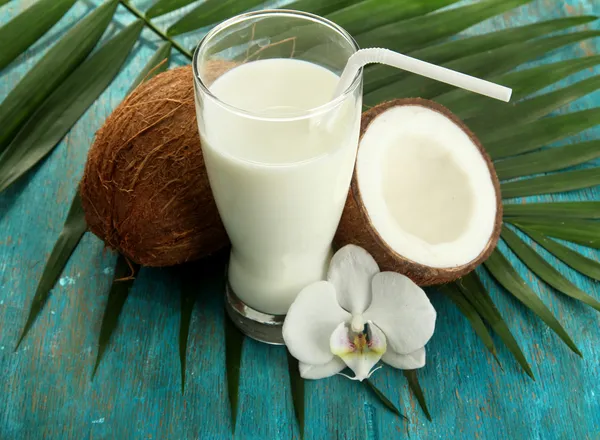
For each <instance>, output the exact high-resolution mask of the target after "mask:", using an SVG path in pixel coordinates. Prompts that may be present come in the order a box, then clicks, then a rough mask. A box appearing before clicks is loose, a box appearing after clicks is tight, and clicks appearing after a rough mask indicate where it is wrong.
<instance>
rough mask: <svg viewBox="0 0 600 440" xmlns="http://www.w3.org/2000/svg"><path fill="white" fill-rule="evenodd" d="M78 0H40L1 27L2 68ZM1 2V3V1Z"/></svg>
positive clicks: (0, 68)
mask: <svg viewBox="0 0 600 440" xmlns="http://www.w3.org/2000/svg"><path fill="white" fill-rule="evenodd" d="M75 1H76V0H39V1H38V2H36V3H34V4H33V5H31V6H30V7H29V8H28V9H26V10H25V11H23V12H21V14H19V15H17V16H16V17H15V18H13V19H12V20H11V21H9V22H8V23H6V24H5V25H4V26H2V27H0V41H2V42H3V44H2V50H1V51H0V70H2V69H4V68H5V67H6V66H7V65H8V64H9V63H10V62H11V61H12V60H14V59H15V58H16V57H18V56H19V55H20V54H21V53H23V51H24V50H25V49H27V48H28V47H29V46H31V45H32V44H33V43H35V42H36V41H37V40H38V39H39V38H40V37H41V36H42V35H44V34H45V33H46V32H47V31H48V30H49V29H50V28H51V27H52V26H54V25H55V24H56V22H57V21H58V20H60V19H61V17H62V16H63V15H65V13H66V12H67V11H68V10H69V9H71V6H73V4H74V3H75ZM0 4H1V3H0Z"/></svg>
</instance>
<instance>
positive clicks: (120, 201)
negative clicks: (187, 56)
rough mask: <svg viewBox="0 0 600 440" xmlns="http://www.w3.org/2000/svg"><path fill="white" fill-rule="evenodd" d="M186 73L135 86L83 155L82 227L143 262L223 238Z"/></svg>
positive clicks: (208, 248) (180, 256) (191, 251)
mask: <svg viewBox="0 0 600 440" xmlns="http://www.w3.org/2000/svg"><path fill="white" fill-rule="evenodd" d="M217 68H218V66H217ZM224 70H226V69H224ZM192 75H193V73H192V68H191V66H186V67H180V68H176V69H173V70H170V71H167V72H164V73H161V74H159V75H157V76H156V77H154V78H153V79H151V80H150V81H148V82H146V83H144V84H142V85H141V86H139V87H138V88H137V89H136V90H135V91H133V92H132V93H131V94H130V95H129V96H128V97H127V98H126V99H125V101H123V103H122V104H121V105H119V106H118V107H117V108H116V109H115V111H114V112H113V113H112V115H111V116H110V117H109V118H108V119H107V121H106V123H105V124H104V126H103V127H102V128H101V129H100V130H99V131H98V133H97V134H96V140H95V142H94V144H93V145H92V147H91V149H90V151H89V153H88V159H87V163H86V166H85V173H84V176H83V179H82V182H81V187H80V192H81V199H82V203H83V208H84V210H85V218H86V221H87V224H88V226H89V228H90V230H91V231H92V232H93V233H94V234H96V235H97V236H98V237H100V238H101V239H102V240H104V242H105V243H106V244H107V245H108V246H109V247H111V248H113V249H116V250H117V251H119V252H121V253H122V254H123V255H125V256H126V257H127V258H129V259H131V260H132V261H134V262H136V263H138V264H142V265H145V266H170V265H174V264H179V263H183V262H186V261H190V260H194V259H197V258H201V257H203V256H206V255H209V254H211V253H213V252H216V251H217V250H219V249H221V248H223V247H225V246H226V245H227V244H228V239H227V235H226V233H225V230H224V228H223V225H222V223H221V220H220V218H219V214H218V212H217V208H216V206H215V203H214V200H213V197H212V193H211V190H210V187H209V183H208V178H207V176H206V170H205V167H204V159H203V157H202V151H201V148H200V139H199V136H198V129H197V125H196V114H195V108H194V87H193V76H192Z"/></svg>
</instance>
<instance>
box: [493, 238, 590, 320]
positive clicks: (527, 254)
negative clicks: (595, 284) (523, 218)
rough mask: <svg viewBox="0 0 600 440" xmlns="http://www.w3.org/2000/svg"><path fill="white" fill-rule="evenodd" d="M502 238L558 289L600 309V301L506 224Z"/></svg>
mask: <svg viewBox="0 0 600 440" xmlns="http://www.w3.org/2000/svg"><path fill="white" fill-rule="evenodd" d="M502 238H503V239H504V241H505V242H506V244H507V245H508V247H510V248H511V249H512V251H513V252H514V253H515V255H516V256H517V257H519V258H520V259H521V261H523V263H525V265H526V266H527V267H528V268H529V269H531V271H532V272H533V273H535V274H536V275H537V276H538V277H540V278H541V279H542V280H544V281H545V282H546V283H548V284H549V285H551V286H552V287H554V288H555V289H556V290H558V291H560V292H562V293H564V294H565V295H568V296H570V297H571V298H574V299H576V300H578V301H581V302H583V303H585V304H587V305H589V306H590V307H593V308H594V309H596V310H598V311H600V302H599V301H598V300H596V299H595V298H593V297H591V296H590V295H588V294H587V293H585V292H584V291H582V290H581V289H579V288H578V287H577V286H576V285H574V284H573V283H571V282H570V281H569V280H567V279H566V278H565V277H564V276H562V275H561V274H560V272H559V271H558V270H556V269H555V268H554V267H553V266H552V265H551V264H550V263H548V262H547V261H546V260H544V259H543V258H542V257H541V256H540V254H538V253H537V252H536V251H535V250H534V249H533V248H532V247H531V246H529V245H528V244H527V243H526V242H525V241H523V239H521V238H520V237H519V236H518V235H517V234H516V233H514V232H513V231H511V230H510V229H508V228H507V227H506V226H504V227H503V228H502Z"/></svg>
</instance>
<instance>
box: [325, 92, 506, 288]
mask: <svg viewBox="0 0 600 440" xmlns="http://www.w3.org/2000/svg"><path fill="white" fill-rule="evenodd" d="M501 224H502V203H501V198H500V185H499V182H498V177H497V176H496V173H495V171H494V167H493V165H492V162H491V160H490V158H489V157H488V155H487V154H486V152H485V150H484V149H483V147H482V146H481V143H480V142H479V140H478V139H477V138H476V137H475V135H474V134H473V133H472V132H471V131H470V130H469V129H468V128H467V127H466V126H465V125H464V124H463V123H462V121H460V119H458V118H457V117H456V116H454V115H453V114H452V113H451V112H450V111H449V110H448V109H446V108H445V107H443V106H441V105H439V104H437V103H435V102H432V101H428V100H425V99H419V98H412V99H401V100H395V101H390V102H386V103H383V104H381V105H378V106H377V107H374V108H372V109H370V110H369V111H367V112H365V113H364V114H363V117H362V124H361V138H360V144H359V149H358V155H357V160H356V167H355V170H354V175H353V178H352V185H351V188H350V194H349V196H348V200H347V202H346V206H345V208H344V213H343V215H342V220H341V222H340V226H339V228H338V231H337V234H336V244H338V245H340V246H342V245H345V244H348V243H353V244H357V245H359V246H362V247H363V248H365V249H366V250H367V251H369V252H370V253H371V254H372V255H373V257H374V258H375V259H376V260H377V262H378V264H379V265H380V267H381V269H382V270H391V271H395V272H400V273H403V274H405V275H407V276H408V277H410V278H411V279H412V280H413V281H414V282H416V283H417V284H419V285H422V286H426V285H431V284H441V283H446V282H449V281H452V280H455V279H457V278H459V277H461V276H463V275H465V274H467V273H468V272H470V271H472V270H473V269H474V268H475V267H477V266H478V265H479V264H481V263H482V262H483V261H485V259H486V258H487V257H488V256H489V255H490V254H491V252H492V251H493V250H494V248H495V246H496V243H497V242H498V236H499V235H500V228H501Z"/></svg>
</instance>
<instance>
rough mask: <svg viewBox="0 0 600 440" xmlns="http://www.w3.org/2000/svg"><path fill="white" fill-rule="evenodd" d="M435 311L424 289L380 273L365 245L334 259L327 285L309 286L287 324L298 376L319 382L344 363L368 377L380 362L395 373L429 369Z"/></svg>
mask: <svg viewBox="0 0 600 440" xmlns="http://www.w3.org/2000/svg"><path fill="white" fill-rule="evenodd" d="M435 318H436V312H435V309H434V308H433V306H432V305H431V303H430V302H429V298H427V295H426V294H425V292H423V290H422V289H421V288H420V287H419V286H417V285H416V284H415V283H413V282H412V281H411V280H410V279H409V278H407V277H405V276H404V275H400V274H398V273H395V272H380V271H379V267H378V266H377V263H376V262H375V260H374V259H373V257H372V256H371V255H370V254H369V253H368V252H367V251H365V250H364V249H363V248H361V247H358V246H354V245H347V246H344V247H343V248H342V249H340V250H339V251H338V252H336V254H335V255H334V256H333V258H332V260H331V263H330V266H329V272H328V274H327V281H319V282H316V283H314V284H311V285H309V286H307V287H306V288H304V289H303V290H302V291H301V292H300V293H299V294H298V297H297V298H296V300H295V301H294V302H293V304H292V305H291V307H290V309H289V311H288V314H287V316H286V318H285V322H284V324H283V339H284V340H285V343H286V345H287V347H288V349H289V351H290V353H291V354H292V355H293V356H294V357H295V358H296V359H298V360H299V361H300V375H301V376H302V377H303V378H305V379H321V378H324V377H329V376H333V375H334V374H338V373H340V372H341V371H342V370H343V369H344V368H345V367H346V366H347V367H349V368H350V369H352V370H353V371H354V374H355V377H353V378H351V379H353V380H360V381H362V380H364V379H367V378H368V377H370V375H371V374H372V373H373V372H374V371H375V370H373V367H374V366H375V365H376V364H377V362H379V360H380V359H381V360H382V361H383V362H385V363H387V364H388V365H391V366H392V367H395V368H400V369H405V370H412V369H416V368H421V367H423V366H424V365H425V344H426V343H427V342H428V341H429V339H430V338H431V336H432V335H433V331H434V327H435Z"/></svg>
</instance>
